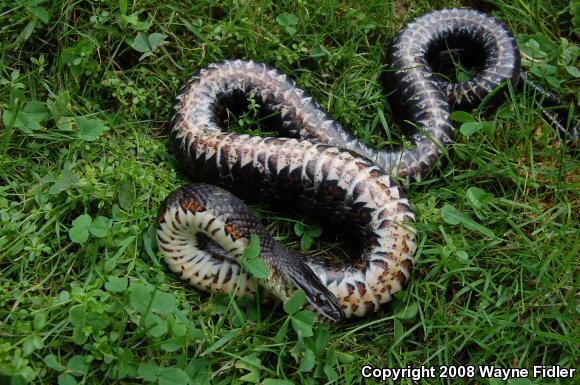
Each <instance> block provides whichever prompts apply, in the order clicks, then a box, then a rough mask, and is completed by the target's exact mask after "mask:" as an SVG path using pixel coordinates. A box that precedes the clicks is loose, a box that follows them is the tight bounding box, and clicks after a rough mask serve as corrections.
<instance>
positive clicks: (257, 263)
mask: <svg viewBox="0 0 580 385" xmlns="http://www.w3.org/2000/svg"><path fill="white" fill-rule="evenodd" d="M243 265H244V267H245V268H246V270H247V271H248V273H250V274H251V275H252V276H253V277H255V278H258V279H266V278H268V266H267V265H266V262H264V260H262V259H260V258H251V259H245V260H243Z"/></svg>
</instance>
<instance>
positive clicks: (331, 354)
mask: <svg viewBox="0 0 580 385" xmlns="http://www.w3.org/2000/svg"><path fill="white" fill-rule="evenodd" d="M335 365H336V351H335V350H334V348H332V347H330V348H328V353H327V354H326V362H325V363H324V374H326V377H327V378H328V379H329V380H330V381H335V380H336V379H337V378H338V374H337V373H336V370H334V366H335Z"/></svg>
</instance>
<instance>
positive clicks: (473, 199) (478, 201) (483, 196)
mask: <svg viewBox="0 0 580 385" xmlns="http://www.w3.org/2000/svg"><path fill="white" fill-rule="evenodd" d="M465 195H466V196H467V199H468V200H469V202H470V203H471V205H472V206H473V207H476V208H478V209H479V208H482V207H483V206H485V205H486V204H487V203H488V202H489V201H490V199H491V198H492V197H493V194H490V193H488V192H486V191H485V190H483V189H480V188H479V187H470V188H468V189H467V193H466V194H465Z"/></svg>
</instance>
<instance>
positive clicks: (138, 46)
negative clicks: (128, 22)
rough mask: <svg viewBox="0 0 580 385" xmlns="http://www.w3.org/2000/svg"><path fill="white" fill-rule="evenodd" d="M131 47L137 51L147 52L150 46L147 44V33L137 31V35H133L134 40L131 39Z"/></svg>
mask: <svg viewBox="0 0 580 385" xmlns="http://www.w3.org/2000/svg"><path fill="white" fill-rule="evenodd" d="M131 47H132V48H133V49H134V50H136V51H139V52H149V51H150V50H151V46H150V45H149V39H148V38H147V35H146V34H144V33H143V32H138V33H137V36H135V40H133V44H131Z"/></svg>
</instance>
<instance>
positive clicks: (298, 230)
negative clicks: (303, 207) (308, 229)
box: [294, 222, 304, 236]
mask: <svg viewBox="0 0 580 385" xmlns="http://www.w3.org/2000/svg"><path fill="white" fill-rule="evenodd" d="M294 233H295V234H296V235H298V236H301V235H302V234H304V225H303V224H302V223H299V222H297V223H294Z"/></svg>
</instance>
